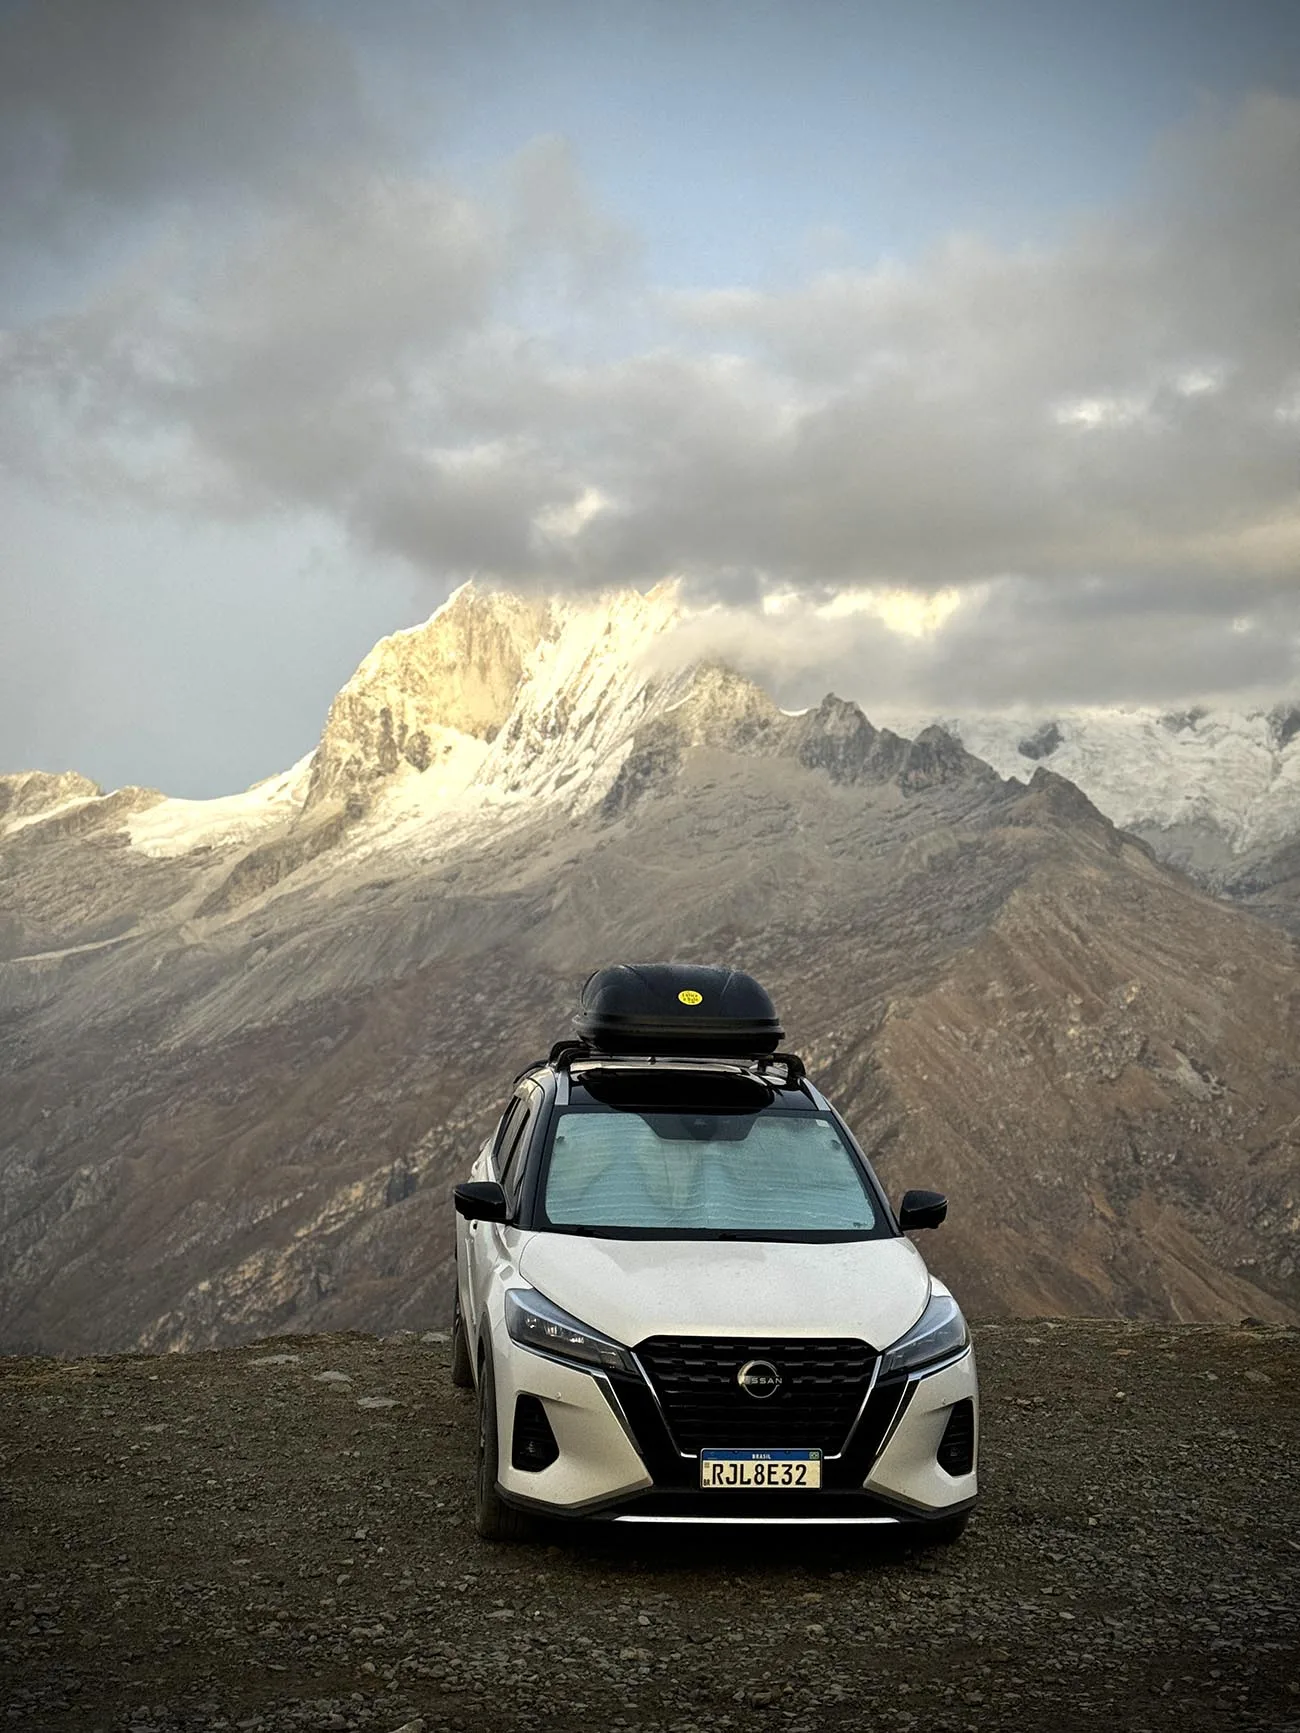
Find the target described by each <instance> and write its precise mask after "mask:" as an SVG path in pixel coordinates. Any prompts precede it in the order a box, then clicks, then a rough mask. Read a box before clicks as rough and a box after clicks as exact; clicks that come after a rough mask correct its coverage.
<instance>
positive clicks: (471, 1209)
mask: <svg viewBox="0 0 1300 1733" xmlns="http://www.w3.org/2000/svg"><path fill="white" fill-rule="evenodd" d="M452 1197H453V1199H454V1201H455V1204H456V1214H457V1215H462V1216H465V1217H466V1218H467V1219H468V1220H469V1221H472V1222H503V1221H505V1219H506V1217H507V1216H508V1215H509V1213H510V1206H509V1204H508V1203H507V1202H506V1194H505V1193H504V1192H503V1191H502V1189H501V1187H500V1186H499V1185H498V1184H497V1182H496V1181H495V1180H494V1179H482V1180H471V1181H469V1182H468V1183H467V1184H465V1185H458V1186H457V1187H456V1189H455V1191H454V1192H453V1193H452Z"/></svg>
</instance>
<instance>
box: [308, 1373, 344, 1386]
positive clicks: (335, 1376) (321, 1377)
mask: <svg viewBox="0 0 1300 1733" xmlns="http://www.w3.org/2000/svg"><path fill="white" fill-rule="evenodd" d="M311 1376H312V1383H313V1384H350V1383H351V1382H352V1380H351V1378H349V1377H348V1375H347V1373H346V1372H313V1373H312V1375H311Z"/></svg>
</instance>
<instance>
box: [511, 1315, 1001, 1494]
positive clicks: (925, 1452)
mask: <svg viewBox="0 0 1300 1733" xmlns="http://www.w3.org/2000/svg"><path fill="white" fill-rule="evenodd" d="M501 1346H502V1348H503V1349H504V1352H498V1353H497V1354H496V1355H494V1362H495V1368H496V1371H495V1376H496V1378H497V1412H498V1413H499V1414H500V1416H501V1431H502V1436H501V1445H500V1453H499V1454H500V1468H499V1480H498V1489H499V1492H500V1494H501V1497H502V1498H503V1499H504V1500H505V1501H506V1502H507V1503H509V1504H512V1505H514V1506H516V1507H517V1508H519V1509H523V1510H529V1511H533V1512H536V1513H538V1514H542V1515H546V1516H548V1517H574V1518H582V1519H585V1520H590V1521H598V1522H610V1521H614V1522H641V1523H651V1522H657V1523H730V1524H737V1523H739V1524H781V1525H784V1524H801V1523H809V1522H811V1523H816V1524H827V1523H829V1524H858V1525H874V1526H878V1527H890V1526H897V1525H900V1524H909V1523H920V1524H924V1523H927V1522H933V1521H935V1520H941V1519H943V1518H946V1517H951V1516H955V1515H957V1514H958V1513H960V1512H961V1511H963V1510H967V1509H969V1508H970V1507H971V1505H973V1504H974V1502H975V1499H976V1496H977V1494H978V1468H977V1464H978V1424H979V1423H978V1384H977V1379H976V1372H975V1358H974V1353H973V1351H972V1349H971V1348H970V1347H969V1346H967V1347H966V1348H964V1349H962V1350H961V1352H960V1353H959V1354H956V1355H954V1356H953V1357H952V1358H951V1359H949V1360H948V1361H945V1362H943V1363H941V1364H939V1365H936V1366H933V1367H926V1368H924V1369H922V1370H921V1371H919V1372H914V1373H910V1374H906V1375H904V1374H895V1375H893V1376H892V1377H888V1378H877V1379H875V1380H874V1381H873V1384H872V1386H871V1388H870V1391H869V1394H868V1396H867V1399H866V1401H865V1402H864V1404H863V1406H862V1409H861V1411H860V1413H859V1415H858V1417H857V1420H856V1422H855V1423H854V1426H853V1429H852V1431H851V1432H850V1434H849V1436H848V1438H847V1439H846V1440H845V1443H844V1446H843V1448H842V1449H841V1451H840V1452H839V1454H838V1455H836V1456H827V1457H825V1458H824V1459H823V1469H822V1477H823V1484H822V1488H821V1489H820V1490H818V1491H815V1492H784V1491H771V1490H762V1491H759V1490H744V1491H726V1492H723V1491H717V1490H710V1491H703V1490H701V1488H700V1486H699V1459H698V1457H696V1456H693V1455H687V1454H684V1453H682V1452H681V1451H679V1449H678V1448H677V1445H676V1442H675V1440H674V1438H673V1436H672V1432H671V1430H670V1428H669V1425H668V1423H667V1421H666V1419H665V1417H664V1413H663V1411H662V1409H661V1408H660V1406H659V1403H658V1401H657V1399H656V1397H655V1393H654V1390H653V1387H652V1386H651V1384H650V1382H649V1380H648V1379H645V1378H633V1377H631V1376H629V1375H621V1374H619V1375H605V1374H595V1373H590V1372H586V1371H583V1370H581V1369H579V1368H577V1367H573V1366H569V1365H567V1364H564V1363H562V1362H560V1361H552V1360H550V1359H548V1358H546V1357H544V1356H542V1355H538V1354H534V1353H530V1352H522V1353H521V1352H520V1351H519V1349H518V1348H517V1346H515V1345H514V1344H506V1343H502V1344H501ZM521 1395H530V1396H536V1397H537V1398H538V1399H539V1400H540V1401H541V1403H542V1406H543V1408H544V1409H545V1412H546V1416H547V1419H548V1421H549V1422H550V1425H551V1430H552V1432H553V1434H554V1437H555V1441H556V1444H557V1445H558V1456H557V1457H556V1460H555V1461H554V1462H553V1463H551V1464H550V1465H549V1466H547V1467H545V1468H542V1469H525V1468H517V1467H515V1466H514V1465H513V1463H512V1462H511V1427H512V1423H513V1419H512V1417H513V1415H514V1412H515V1404H516V1400H517V1398H518V1397H519V1396H521ZM967 1401H968V1402H970V1404H971V1406H972V1414H973V1424H974V1436H973V1439H972V1450H971V1464H970V1470H969V1472H967V1473H960V1474H953V1473H949V1472H948V1471H947V1470H946V1469H945V1468H943V1467H942V1466H941V1465H940V1462H939V1459H938V1452H939V1446H940V1441H941V1439H942V1438H943V1436H944V1432H945V1428H946V1426H947V1424H948V1420H949V1417H950V1416H951V1414H952V1412H953V1409H954V1407H955V1406H956V1405H957V1404H959V1403H963V1402H967Z"/></svg>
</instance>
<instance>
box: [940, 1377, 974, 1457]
mask: <svg viewBox="0 0 1300 1733" xmlns="http://www.w3.org/2000/svg"><path fill="white" fill-rule="evenodd" d="M937 1454H938V1458H939V1467H940V1468H942V1469H943V1470H944V1471H945V1472H946V1473H948V1474H969V1473H970V1471H971V1469H972V1468H973V1467H974V1466H975V1404H974V1403H973V1402H972V1401H971V1399H970V1397H969V1396H968V1397H966V1399H965V1400H964V1401H962V1402H956V1403H954V1404H953V1408H952V1412H951V1414H949V1416H948V1424H947V1425H946V1426H945V1427H944V1429H943V1437H942V1438H941V1439H940V1440H939V1449H938V1453H937Z"/></svg>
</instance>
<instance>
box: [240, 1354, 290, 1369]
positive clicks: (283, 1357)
mask: <svg viewBox="0 0 1300 1733" xmlns="http://www.w3.org/2000/svg"><path fill="white" fill-rule="evenodd" d="M301 1359H302V1355H301V1354H263V1355H262V1357H261V1358H260V1359H258V1360H250V1361H249V1362H248V1364H249V1365H250V1366H296V1365H297V1364H298V1362H299V1361H300V1360H301Z"/></svg>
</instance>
